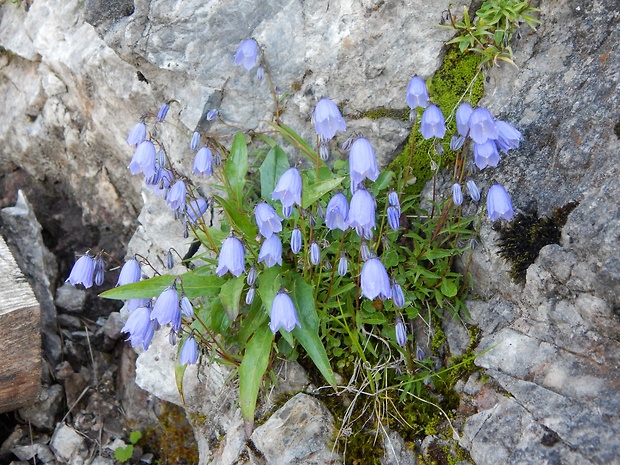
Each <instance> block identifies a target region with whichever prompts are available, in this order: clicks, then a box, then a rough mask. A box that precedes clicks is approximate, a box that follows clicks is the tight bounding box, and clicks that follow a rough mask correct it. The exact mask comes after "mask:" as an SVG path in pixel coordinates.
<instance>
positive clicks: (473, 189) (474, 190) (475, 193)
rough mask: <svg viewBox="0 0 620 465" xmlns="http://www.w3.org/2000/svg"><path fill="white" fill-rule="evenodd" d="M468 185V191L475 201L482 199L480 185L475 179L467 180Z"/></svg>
mask: <svg viewBox="0 0 620 465" xmlns="http://www.w3.org/2000/svg"><path fill="white" fill-rule="evenodd" d="M466 186H467V193H468V194H469V196H470V197H471V199H472V200H473V201H474V202H477V201H478V200H480V191H479V190H478V186H476V183H475V182H474V180H473V179H470V180H469V181H467V184H466Z"/></svg>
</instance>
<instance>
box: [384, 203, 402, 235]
mask: <svg viewBox="0 0 620 465" xmlns="http://www.w3.org/2000/svg"><path fill="white" fill-rule="evenodd" d="M387 218H388V224H389V225H390V228H392V231H398V229H399V228H400V211H399V210H398V209H397V208H396V207H393V206H391V205H390V206H389V207H388V209H387Z"/></svg>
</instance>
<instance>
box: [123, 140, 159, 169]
mask: <svg viewBox="0 0 620 465" xmlns="http://www.w3.org/2000/svg"><path fill="white" fill-rule="evenodd" d="M156 155H157V151H156V150H155V146H154V145H153V143H152V142H151V141H150V140H145V141H144V142H142V143H141V144H140V145H138V148H137V149H136V151H135V152H134V154H133V157H132V158H131V161H130V162H129V165H128V166H127V168H129V171H131V174H138V173H144V176H145V177H147V178H150V177H151V176H153V175H154V174H155V159H156Z"/></svg>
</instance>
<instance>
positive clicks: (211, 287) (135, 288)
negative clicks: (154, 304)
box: [100, 267, 225, 300]
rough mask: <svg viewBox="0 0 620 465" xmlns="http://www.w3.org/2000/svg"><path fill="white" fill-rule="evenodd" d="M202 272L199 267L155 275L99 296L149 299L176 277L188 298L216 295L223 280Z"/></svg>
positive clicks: (203, 270) (202, 269) (120, 298)
mask: <svg viewBox="0 0 620 465" xmlns="http://www.w3.org/2000/svg"><path fill="white" fill-rule="evenodd" d="M204 273H205V269H204V267H201V268H197V269H196V270H194V271H190V272H188V273H185V274H183V275H180V276H171V275H163V276H155V277H153V278H149V279H145V280H144V281H140V282H137V283H131V284H125V285H124V286H120V287H115V288H114V289H110V290H108V291H105V292H103V293H101V294H100V296H101V297H105V298H106V299H115V300H127V299H138V298H140V299H149V298H151V297H157V296H158V295H159V294H161V293H162V292H163V291H164V289H166V288H167V287H168V286H169V285H170V284H172V282H173V281H174V280H175V279H176V278H180V279H181V282H182V284H183V290H184V291H185V294H186V295H187V297H189V298H190V299H192V298H194V297H202V296H208V295H216V294H217V293H218V292H219V290H220V287H222V284H223V283H224V282H225V280H224V279H223V278H220V277H219V276H216V275H214V274H204Z"/></svg>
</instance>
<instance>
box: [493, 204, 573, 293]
mask: <svg viewBox="0 0 620 465" xmlns="http://www.w3.org/2000/svg"><path fill="white" fill-rule="evenodd" d="M577 205H578V204H577V202H570V203H568V204H567V205H565V206H564V207H562V208H558V209H557V210H555V212H554V213H553V215H551V217H549V218H539V217H538V213H529V214H523V213H519V214H518V215H516V216H515V218H514V219H513V220H512V221H511V222H510V223H509V224H508V226H506V227H504V228H501V229H500V238H499V241H498V242H499V255H500V256H501V257H503V258H504V259H506V261H508V262H509V263H510V265H511V270H510V276H511V277H512V279H514V280H515V282H517V283H524V282H525V275H526V273H527V269H528V268H529V266H530V265H531V264H532V263H534V260H536V257H538V253H539V252H540V249H542V248H543V247H544V246H546V245H549V244H559V243H560V235H561V233H562V228H563V227H564V225H565V224H566V220H567V219H568V215H569V214H570V212H572V211H573V210H574V209H575V207H576V206H577Z"/></svg>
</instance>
